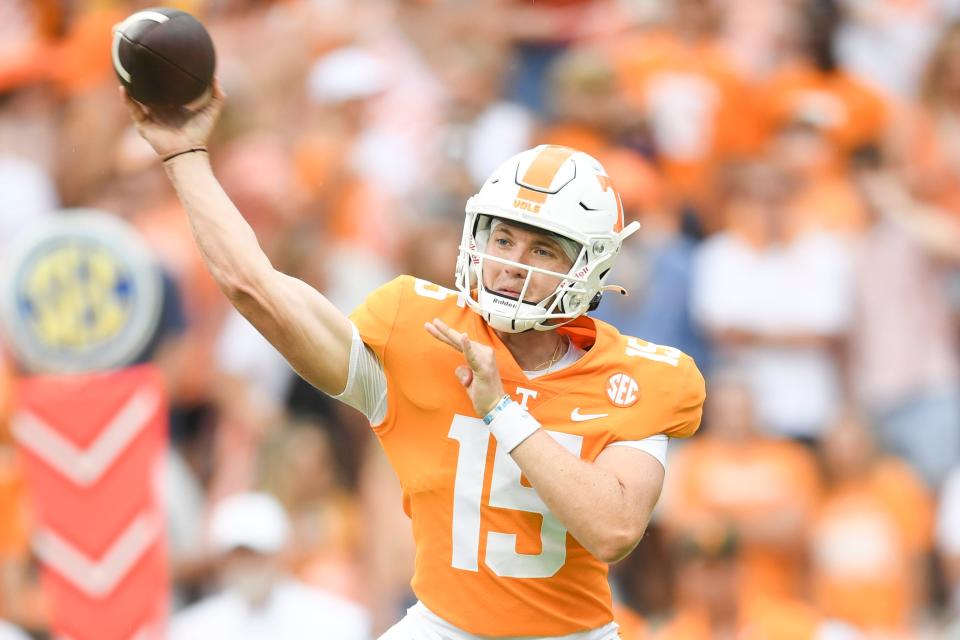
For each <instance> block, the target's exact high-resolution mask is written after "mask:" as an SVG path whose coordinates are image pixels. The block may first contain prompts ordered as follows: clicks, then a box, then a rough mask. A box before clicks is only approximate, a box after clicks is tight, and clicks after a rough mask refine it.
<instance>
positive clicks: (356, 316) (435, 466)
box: [351, 276, 704, 637]
mask: <svg viewBox="0 0 960 640" xmlns="http://www.w3.org/2000/svg"><path fill="white" fill-rule="evenodd" d="M433 318H440V319H441V320H443V321H444V322H445V323H447V324H448V325H449V326H451V327H453V328H454V329H456V330H457V331H461V332H465V333H467V334H468V335H469V336H470V338H471V339H472V340H474V341H476V342H478V343H482V344H486V345H490V346H491V347H493V348H494V350H495V352H496V356H497V361H498V363H499V365H500V374H501V377H502V379H503V385H504V389H505V391H506V392H507V393H509V394H510V395H511V396H512V397H513V398H514V400H516V401H517V402H519V403H521V404H522V405H524V406H525V407H526V408H527V410H528V411H529V412H530V413H531V414H532V415H533V416H534V417H535V418H536V419H537V420H539V421H540V423H541V424H542V425H543V427H544V429H546V430H547V431H548V433H550V434H551V435H552V436H553V437H554V438H555V439H556V440H557V441H558V442H559V443H560V444H561V445H563V446H564V447H566V448H567V449H568V450H569V451H571V452H572V453H574V454H575V455H578V456H579V457H580V458H582V459H584V460H594V459H595V458H596V457H597V455H599V453H600V452H601V451H602V450H603V449H604V447H606V446H607V445H609V444H611V443H613V442H617V441H637V440H642V439H644V438H647V437H650V436H653V435H656V434H661V433H663V434H667V435H669V436H672V437H686V436H689V435H691V434H693V432H694V431H696V429H697V427H698V425H699V423H700V413H701V407H702V405H703V399H704V383H703V378H702V376H701V375H700V372H699V371H698V370H697V368H696V365H695V364H694V363H693V360H691V359H690V358H689V357H688V356H686V355H684V354H682V353H680V351H678V350H676V349H673V348H670V347H660V346H657V345H654V344H651V343H648V342H645V341H643V340H638V339H636V338H630V337H626V336H622V335H620V333H618V332H617V330H616V329H614V328H613V327H612V326H610V325H608V324H605V323H603V322H599V321H596V320H592V319H589V318H579V319H577V320H576V321H574V322H573V323H571V324H569V325H567V326H566V327H564V328H561V329H559V331H562V332H565V333H566V334H567V335H568V336H569V337H570V338H571V339H572V340H573V341H574V342H575V343H576V344H577V345H578V346H580V347H581V348H583V349H585V350H587V353H586V354H585V355H584V356H583V357H581V358H580V359H579V360H578V361H577V362H576V363H575V364H573V365H571V366H570V367H567V368H565V369H562V370H559V371H555V372H552V373H549V374H546V375H544V376H542V377H539V378H537V379H535V380H529V379H527V377H526V375H525V374H524V373H523V371H522V370H521V369H520V367H519V366H518V365H517V363H516V362H515V361H514V359H513V357H512V355H511V354H510V352H509V351H508V350H507V348H506V347H505V346H504V345H503V343H502V342H500V340H499V339H498V338H497V336H496V334H495V333H494V332H493V330H492V329H490V328H489V327H488V326H487V324H486V323H485V322H484V321H483V320H482V319H481V317H480V316H479V315H477V314H476V313H474V312H473V311H471V310H469V309H467V308H466V307H465V306H464V305H463V304H462V301H461V300H459V297H458V294H457V293H456V292H453V291H450V290H447V289H443V288H441V287H438V286H437V285H434V284H432V283H428V282H426V281H423V280H416V279H414V278H411V277H409V276H401V277H400V278H397V279H395V280H393V281H392V282H390V283H389V284H387V285H385V286H383V287H381V288H380V289H378V290H377V291H375V292H374V293H372V294H371V295H370V296H369V297H368V298H367V300H366V302H364V304H362V305H361V306H360V307H359V308H358V309H357V310H356V311H355V312H354V313H353V314H352V316H351V319H352V320H353V322H354V324H356V326H357V328H358V329H359V331H360V335H361V336H362V337H363V341H364V342H365V343H366V344H367V345H368V346H369V347H370V348H371V349H373V351H374V352H375V353H376V354H377V356H378V357H379V359H380V362H381V363H382V364H383V368H384V372H385V374H386V378H387V414H386V418H385V419H384V421H383V422H382V423H381V424H379V425H377V426H376V427H374V431H375V432H376V434H377V436H378V437H379V439H380V442H381V443H382V445H383V447H384V450H385V451H386V455H387V457H388V458H389V460H390V462H391V464H392V465H393V468H394V470H395V471H396V473H397V476H398V477H399V479H400V484H401V486H402V488H403V501H404V504H403V506H404V510H405V511H406V513H407V515H408V516H410V518H411V520H412V522H413V534H414V540H415V542H416V550H417V552H416V563H415V572H414V577H413V583H412V585H413V590H414V592H415V593H416V595H417V597H418V598H419V599H420V600H421V602H423V604H424V605H426V606H427V608H429V609H430V610H431V611H433V612H434V613H436V614H437V615H438V616H440V617H441V618H443V619H445V620H446V621H448V622H450V623H451V624H453V625H456V626H457V627H459V628H460V629H462V630H464V631H466V632H468V633H472V634H476V635H482V636H493V637H497V636H559V635H566V634H570V633H574V632H577V631H583V630H586V629H593V628H597V627H601V626H603V625H605V624H607V623H609V622H610V621H611V620H612V619H613V614H612V608H611V607H612V605H611V594H610V588H609V585H608V582H607V565H606V564H605V563H603V562H601V561H600V560H598V559H596V558H595V557H593V556H592V555H591V554H590V553H589V552H588V551H587V550H586V549H584V548H583V546H581V545H580V544H579V543H578V542H577V541H576V540H574V539H573V537H572V536H570V535H569V534H568V533H567V531H566V529H565V528H564V526H563V524H562V523H560V521H559V520H557V519H556V518H555V517H554V516H553V515H552V514H551V513H550V512H549V511H548V510H547V508H546V506H545V505H544V503H543V502H542V500H541V499H540V497H539V496H538V495H537V493H536V491H535V490H534V489H533V488H532V487H531V486H530V485H529V483H527V482H526V480H525V479H524V478H523V477H522V475H521V472H520V468H519V467H518V466H517V464H516V463H515V462H514V461H513V459H512V458H511V457H510V455H509V454H507V453H505V452H504V450H503V449H502V448H500V447H497V446H496V442H495V441H494V439H493V437H492V436H491V435H490V432H489V430H488V428H487V427H486V426H485V425H484V424H483V422H482V420H480V419H479V418H478V417H477V416H476V415H475V414H474V411H473V407H472V405H471V403H470V400H469V398H468V397H467V394H466V392H465V391H464V389H463V387H462V386H461V384H460V383H459V381H458V380H457V378H456V376H455V375H454V370H455V369H456V367H458V366H460V365H462V364H463V356H462V355H461V354H460V353H458V352H457V351H455V350H453V349H451V348H450V347H448V346H447V345H445V344H442V343H440V342H438V341H437V340H435V339H434V338H433V337H431V336H430V335H429V334H428V333H427V332H426V331H425V330H424V328H423V325H424V323H425V322H427V321H429V320H432V319H433Z"/></svg>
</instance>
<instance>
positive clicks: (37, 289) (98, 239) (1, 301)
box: [0, 209, 162, 373]
mask: <svg viewBox="0 0 960 640" xmlns="http://www.w3.org/2000/svg"><path fill="white" fill-rule="evenodd" d="M161 298H162V282H161V279H160V272H159V270H158V268H157V267H156V265H155V264H154V263H153V261H152V260H151V259H150V251H149V249H148V248H147V247H146V246H145V245H144V244H143V242H142V241H141V240H140V238H139V237H138V236H137V235H136V233H135V232H134V231H133V230H132V229H131V228H130V227H129V226H127V225H126V223H124V222H122V221H121V220H120V219H119V218H116V217H115V216H111V215H109V214H106V213H103V212H100V211H95V210H90V209H76V210H67V211H64V212H62V214H61V215H59V216H57V217H56V218H54V219H53V220H52V221H50V222H49V223H46V224H44V225H39V226H38V227H37V228H35V229H34V230H32V231H31V232H29V233H27V234H25V235H24V236H23V237H21V238H19V239H18V242H17V243H16V244H15V246H14V247H13V248H12V251H11V252H10V254H9V258H8V259H7V260H5V261H4V265H3V275H2V281H0V320H2V322H3V328H4V333H5V334H6V336H7V337H8V339H9V341H10V342H11V346H12V347H13V349H14V351H15V353H16V355H17V357H18V359H19V360H20V361H21V363H22V364H23V365H24V366H25V367H26V368H27V369H29V370H30V371H32V372H34V373H77V372H84V371H96V370H102V369H110V368H114V367H120V366H124V365H127V364H130V363H131V362H132V361H133V360H134V359H135V358H136V356H137V355H139V353H140V351H141V350H142V349H143V348H144V346H146V344H147V342H148V341H149V339H150V338H151V337H152V335H153V333H154V331H155V330H156V327H157V322H158V319H159V313H160V305H161V301H162V300H161Z"/></svg>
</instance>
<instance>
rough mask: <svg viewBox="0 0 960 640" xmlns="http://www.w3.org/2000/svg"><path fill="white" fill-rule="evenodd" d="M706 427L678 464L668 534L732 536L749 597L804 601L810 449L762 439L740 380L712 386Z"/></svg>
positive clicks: (669, 489)
mask: <svg viewBox="0 0 960 640" xmlns="http://www.w3.org/2000/svg"><path fill="white" fill-rule="evenodd" d="M705 424H706V431H705V433H704V434H703V436H702V437H700V438H697V439H696V440H694V441H691V442H690V443H689V444H687V445H686V446H684V447H683V448H682V449H680V450H679V451H678V452H677V454H676V456H675V457H674V459H673V460H671V463H670V464H671V471H672V473H671V474H670V476H669V480H668V482H667V485H666V487H665V496H664V500H665V504H664V512H663V520H664V524H665V526H666V527H667V528H668V530H672V531H673V532H674V535H677V536H692V535H696V534H697V532H699V531H701V530H704V529H708V530H709V529H716V528H718V527H719V528H724V529H729V530H730V531H731V532H732V533H733V534H734V535H735V536H736V537H737V539H738V541H739V546H740V550H739V552H738V553H737V555H736V558H737V561H738V564H739V565H740V569H739V571H740V574H741V576H740V577H739V578H738V581H737V584H738V586H739V587H738V588H740V589H741V591H742V593H741V595H743V596H745V597H753V596H756V595H758V594H766V595H784V596H787V595H789V596H792V595H795V594H799V593H800V592H801V590H802V582H803V580H802V579H803V575H802V561H803V560H804V557H803V553H802V549H803V544H804V540H805V536H806V532H805V523H806V522H807V521H808V520H809V518H810V516H811V515H812V513H813V510H814V508H815V506H816V503H817V499H818V491H819V488H818V477H817V468H816V462H815V461H814V459H813V457H812V455H811V454H810V452H809V451H808V450H807V449H806V448H805V447H804V446H802V445H799V444H796V443H794V442H790V441H787V440H774V439H769V438H766V437H764V436H761V435H760V434H759V433H758V432H757V430H756V428H755V426H754V417H753V407H752V401H751V395H750V392H749V391H748V389H747V386H746V383H745V382H744V381H743V380H741V379H740V378H739V377H738V376H737V374H735V373H733V372H724V373H722V374H719V375H716V376H714V377H713V378H712V379H711V381H710V399H709V400H708V402H707V406H706V420H705Z"/></svg>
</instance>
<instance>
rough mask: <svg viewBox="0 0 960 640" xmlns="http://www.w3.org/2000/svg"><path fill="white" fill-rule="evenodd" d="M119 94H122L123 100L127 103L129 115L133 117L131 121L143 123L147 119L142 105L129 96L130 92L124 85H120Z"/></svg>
mask: <svg viewBox="0 0 960 640" xmlns="http://www.w3.org/2000/svg"><path fill="white" fill-rule="evenodd" d="M120 95H122V96H123V101H124V102H125V103H126V104H127V111H129V112H130V117H131V118H133V121H134V122H136V123H137V124H144V123H146V122H147V120H149V118H148V117H147V112H146V111H145V110H144V108H143V105H141V104H140V103H139V102H137V101H136V100H134V99H133V98H131V97H130V94H129V93H127V90H126V88H125V87H123V86H121V87H120Z"/></svg>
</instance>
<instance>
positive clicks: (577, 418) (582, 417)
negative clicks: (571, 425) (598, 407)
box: [570, 407, 610, 422]
mask: <svg viewBox="0 0 960 640" xmlns="http://www.w3.org/2000/svg"><path fill="white" fill-rule="evenodd" d="M608 415H610V414H609V413H580V407H574V409H573V411H571V412H570V419H571V420H573V421H574V422H586V421H587V420H596V419H597V418H606V417H607V416H608Z"/></svg>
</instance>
